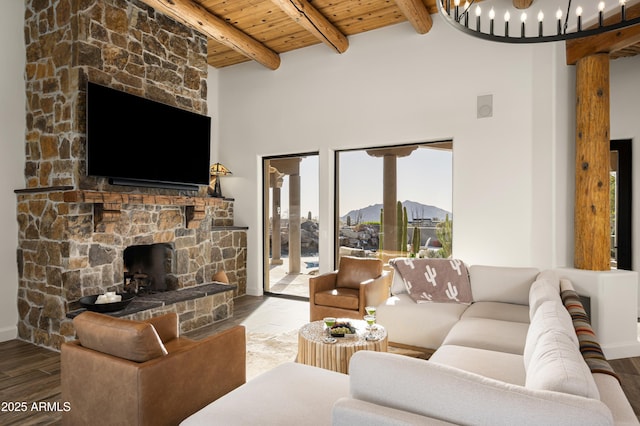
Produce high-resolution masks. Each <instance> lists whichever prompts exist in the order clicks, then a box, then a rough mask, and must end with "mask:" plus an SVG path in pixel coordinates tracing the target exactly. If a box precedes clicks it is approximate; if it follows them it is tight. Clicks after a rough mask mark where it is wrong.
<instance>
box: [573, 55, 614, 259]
mask: <svg viewBox="0 0 640 426" xmlns="http://www.w3.org/2000/svg"><path fill="white" fill-rule="evenodd" d="M576 98H577V101H576V191H575V194H576V196H575V213H574V219H575V224H574V233H575V236H574V267H576V268H578V269H586V270H592V271H605V270H608V269H610V258H611V253H610V250H611V242H610V224H609V138H610V136H609V127H610V118H609V55H608V54H606V53H602V54H596V55H591V56H587V57H584V58H582V59H580V60H579V61H578V62H577V63H576Z"/></svg>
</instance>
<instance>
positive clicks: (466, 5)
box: [463, 1, 470, 27]
mask: <svg viewBox="0 0 640 426" xmlns="http://www.w3.org/2000/svg"><path fill="white" fill-rule="evenodd" d="M469 7H470V5H469V2H468V1H465V2H464V12H463V13H464V26H465V27H468V26H469Z"/></svg>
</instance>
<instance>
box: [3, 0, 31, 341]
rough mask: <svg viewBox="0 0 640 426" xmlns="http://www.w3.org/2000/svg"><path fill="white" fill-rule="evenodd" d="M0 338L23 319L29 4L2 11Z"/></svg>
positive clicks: (7, 5) (12, 3) (11, 335)
mask: <svg viewBox="0 0 640 426" xmlns="http://www.w3.org/2000/svg"><path fill="white" fill-rule="evenodd" d="M0 58H2V61H1V62H0V93H1V94H2V96H0V149H1V150H2V153H1V154H0V181H1V182H2V184H1V185H0V223H2V228H1V231H2V232H1V233H0V271H2V279H1V280H0V341H5V340H9V339H14V338H15V337H16V335H17V328H16V325H17V323H18V308H17V300H18V268H17V262H16V248H17V247H18V224H17V220H16V195H15V194H14V192H13V190H14V189H19V188H24V132H25V85H24V66H25V47H24V2H22V1H9V2H4V3H3V5H2V13H1V14H0Z"/></svg>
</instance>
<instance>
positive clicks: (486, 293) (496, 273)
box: [469, 265, 540, 305]
mask: <svg viewBox="0 0 640 426" xmlns="http://www.w3.org/2000/svg"><path fill="white" fill-rule="evenodd" d="M539 272H540V271H539V270H538V269H536V268H517V267H505V266H485V265H472V266H471V267H469V277H470V279H471V292H472V293H473V300H474V301H475V302H506V303H516V304H518V305H528V304H529V288H530V287H531V284H532V283H533V282H534V281H535V279H536V277H537V275H538V273H539Z"/></svg>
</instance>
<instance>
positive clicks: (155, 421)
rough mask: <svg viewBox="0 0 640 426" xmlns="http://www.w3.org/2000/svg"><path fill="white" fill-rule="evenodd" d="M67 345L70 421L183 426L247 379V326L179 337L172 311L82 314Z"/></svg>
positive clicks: (64, 369) (64, 377)
mask: <svg viewBox="0 0 640 426" xmlns="http://www.w3.org/2000/svg"><path fill="white" fill-rule="evenodd" d="M73 324H74V326H75V328H76V333H77V335H78V340H76V341H74V342H68V343H64V344H63V345H62V348H61V381H62V383H61V385H62V401H65V402H68V403H69V405H70V410H69V411H67V412H64V413H63V423H64V424H65V425H90V424H100V425H154V426H156V425H177V424H178V423H180V422H181V421H182V420H184V419H185V418H186V417H188V416H189V415H191V414H193V413H195V412H196V411H198V410H199V409H201V408H203V407H204V406H205V405H207V404H209V403H210V402H212V401H214V400H216V399H218V398H220V397H221V396H223V395H225V394H226V393H228V392H230V391H231V390H233V389H235V388H237V387H238V386H240V385H242V384H244V383H245V381H246V340H245V329H244V327H243V326H235V327H233V328H231V329H229V330H226V331H223V332H221V333H218V334H215V335H213V336H210V337H208V338H205V339H202V340H191V339H187V338H184V337H179V335H178V333H179V326H178V316H177V314H176V313H169V314H166V315H163V316H160V317H156V318H151V319H150V320H147V321H130V320H125V319H121V318H113V317H111V316H108V315H103V314H99V313H95V312H84V313H82V314H80V315H78V316H77V317H76V318H75V319H74V321H73Z"/></svg>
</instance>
